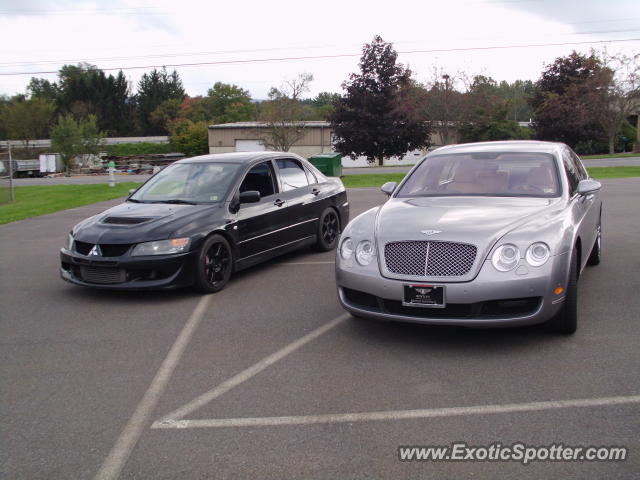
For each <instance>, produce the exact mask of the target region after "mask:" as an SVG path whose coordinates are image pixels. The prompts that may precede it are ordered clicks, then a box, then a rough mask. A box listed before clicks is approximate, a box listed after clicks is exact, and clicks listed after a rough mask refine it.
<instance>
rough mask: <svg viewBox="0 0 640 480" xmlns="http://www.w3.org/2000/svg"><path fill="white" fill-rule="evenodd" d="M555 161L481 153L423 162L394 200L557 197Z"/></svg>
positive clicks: (525, 155)
mask: <svg viewBox="0 0 640 480" xmlns="http://www.w3.org/2000/svg"><path fill="white" fill-rule="evenodd" d="M559 185H560V183H559V181H558V172H557V169H556V163H555V161H554V158H553V157H552V156H551V155H549V154H546V153H520V152H518V153H505V152H495V153H492V152H482V153H465V154H451V155H436V156H433V157H428V158H426V159H425V160H424V161H423V162H422V163H421V164H420V166H419V167H418V168H416V169H415V170H414V171H413V173H412V174H411V176H410V177H409V178H408V179H407V180H406V182H405V183H404V184H403V185H402V187H401V188H400V189H399V191H398V193H397V195H396V196H397V197H419V196H463V195H474V196H484V197H493V196H495V197H557V196H559V195H560V186H559Z"/></svg>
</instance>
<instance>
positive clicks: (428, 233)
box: [420, 230, 442, 235]
mask: <svg viewBox="0 0 640 480" xmlns="http://www.w3.org/2000/svg"><path fill="white" fill-rule="evenodd" d="M420 232H421V233H424V234H425V235H435V234H436V233H442V230H420Z"/></svg>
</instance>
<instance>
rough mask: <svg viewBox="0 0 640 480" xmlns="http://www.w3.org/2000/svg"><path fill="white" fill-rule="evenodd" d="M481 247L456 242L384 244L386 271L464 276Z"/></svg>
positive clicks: (438, 275) (434, 275) (420, 275)
mask: <svg viewBox="0 0 640 480" xmlns="http://www.w3.org/2000/svg"><path fill="white" fill-rule="evenodd" d="M477 253H478V249H477V248H476V246H475V245H470V244H468V243H456V242H432V241H424V240H417V241H406V242H390V243H387V244H386V245H385V246H384V261H385V265H386V266H387V270H389V271H390V272H391V273H395V274H398V275H412V276H419V277H461V276H463V275H466V274H468V273H469V272H470V271H471V267H472V266H473V262H475V259H476V254H477Z"/></svg>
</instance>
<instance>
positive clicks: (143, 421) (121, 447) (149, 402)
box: [94, 295, 212, 480]
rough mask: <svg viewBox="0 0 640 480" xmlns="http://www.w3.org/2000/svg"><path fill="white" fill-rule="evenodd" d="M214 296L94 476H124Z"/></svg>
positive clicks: (202, 304)
mask: <svg viewBox="0 0 640 480" xmlns="http://www.w3.org/2000/svg"><path fill="white" fill-rule="evenodd" d="M211 297H212V295H206V296H203V297H202V298H201V299H200V301H199V302H198V305H196V308H195V309H194V310H193V312H192V313H191V316H190V317H189V319H188V320H187V322H186V323H185V325H184V327H183V328H182V331H181V332H180V335H178V338H176V341H175V342H174V343H173V346H172V347H171V350H169V353H168V354H167V356H166V358H165V359H164V361H163V362H162V365H160V369H159V370H158V372H157V373H156V376H155V377H154V378H153V380H152V382H151V385H149V388H148V389H147V391H146V392H145V394H144V396H143V397H142V400H141V401H140V403H139V404H138V406H137V407H136V409H135V411H134V412H133V415H132V416H131V418H130V419H129V421H128V422H127V425H126V426H125V427H124V430H122V433H121V434H120V436H119V437H118V440H116V443H115V444H114V446H113V448H112V449H111V451H110V452H109V455H108V456H107V458H106V460H105V461H104V463H103V464H102V467H100V470H99V471H98V473H97V474H96V476H95V477H94V478H95V479H96V480H98V479H99V480H110V479H115V478H118V476H119V475H120V472H121V471H122V467H124V464H125V463H126V462H127V459H128V458H129V455H130V454H131V451H132V450H133V448H134V447H135V446H136V443H137V442H138V439H139V438H140V435H141V434H142V430H143V429H144V427H145V426H146V425H147V423H148V421H149V416H150V415H151V413H152V412H153V410H154V408H155V407H156V405H157V404H158V400H159V399H160V395H162V392H163V391H164V389H165V387H166V386H167V383H168V382H169V379H170V378H171V374H172V373H173V371H174V370H175V368H176V365H177V364H178V362H179V361H180V357H181V356H182V354H183V353H184V350H185V348H186V347H187V345H188V344H189V340H191V337H192V336H193V333H194V332H195V330H196V328H197V327H198V324H199V323H200V320H202V317H203V315H204V313H205V312H206V310H207V307H208V305H209V302H210V300H211Z"/></svg>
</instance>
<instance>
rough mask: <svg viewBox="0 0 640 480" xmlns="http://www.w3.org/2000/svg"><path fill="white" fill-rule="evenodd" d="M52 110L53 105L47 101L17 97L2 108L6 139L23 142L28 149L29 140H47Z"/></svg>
mask: <svg viewBox="0 0 640 480" xmlns="http://www.w3.org/2000/svg"><path fill="white" fill-rule="evenodd" d="M54 110H55V106H54V104H53V103H51V102H49V101H47V100H43V99H41V98H31V99H29V100H25V99H24V98H23V97H18V98H16V99H14V100H13V101H12V102H10V103H9V104H8V105H6V106H5V107H4V109H3V111H2V116H3V122H2V123H3V127H4V128H5V129H6V132H7V136H8V137H10V138H13V139H17V140H22V141H24V142H25V146H26V147H27V148H28V147H29V140H35V139H37V138H47V136H48V134H49V123H50V122H51V117H52V115H53V112H54Z"/></svg>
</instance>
